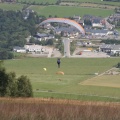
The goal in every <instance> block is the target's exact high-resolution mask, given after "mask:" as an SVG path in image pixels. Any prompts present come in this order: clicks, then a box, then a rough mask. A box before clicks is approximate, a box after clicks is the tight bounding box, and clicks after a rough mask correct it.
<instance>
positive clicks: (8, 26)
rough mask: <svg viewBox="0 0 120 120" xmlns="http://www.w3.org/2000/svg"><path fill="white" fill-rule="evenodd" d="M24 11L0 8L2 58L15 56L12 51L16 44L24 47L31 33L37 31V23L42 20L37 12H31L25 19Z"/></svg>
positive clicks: (0, 49)
mask: <svg viewBox="0 0 120 120" xmlns="http://www.w3.org/2000/svg"><path fill="white" fill-rule="evenodd" d="M24 16H25V12H24V11H3V10H2V9H0V56H1V57H2V58H0V59H10V58H12V57H13V55H12V53H11V52H10V51H11V50H12V49H13V47H14V46H20V47H23V46H24V45H25V44H26V39H25V38H27V37H28V36H29V35H34V34H35V33H36V31H37V28H36V25H37V24H38V23H39V22H40V21H39V17H38V15H37V14H36V13H32V12H30V13H29V16H28V18H27V19H24Z"/></svg>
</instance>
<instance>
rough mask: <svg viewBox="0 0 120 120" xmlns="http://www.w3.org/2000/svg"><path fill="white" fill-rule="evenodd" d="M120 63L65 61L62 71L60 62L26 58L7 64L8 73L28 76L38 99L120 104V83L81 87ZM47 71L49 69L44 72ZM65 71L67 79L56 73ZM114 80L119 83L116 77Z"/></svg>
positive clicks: (116, 60) (114, 61)
mask: <svg viewBox="0 0 120 120" xmlns="http://www.w3.org/2000/svg"><path fill="white" fill-rule="evenodd" d="M118 62H120V59H119V58H87V59H86V58H62V59H61V68H57V64H56V58H26V59H18V60H7V61H4V65H5V67H6V69H7V71H8V72H10V71H14V72H16V74H17V76H20V75H27V76H28V77H29V78H30V80H31V83H32V86H33V90H34V96H35V97H53V98H64V99H79V100H91V101H96V100H97V101H120V94H119V91H120V87H115V86H111V85H112V84H113V85H114V84H116V83H118V84H120V81H118V80H115V83H114V80H112V79H110V78H112V77H109V80H110V83H109V82H108V83H107V84H108V85H106V86H104V85H102V84H104V83H105V82H106V81H104V80H101V81H100V80H98V84H99V83H100V85H81V84H80V83H83V82H84V81H86V80H88V79H90V78H93V77H95V74H94V73H96V72H99V74H100V73H103V72H105V71H107V70H109V69H110V68H112V67H113V66H115V65H116V64H117V63H118ZM43 68H47V71H44V70H43ZM58 71H63V72H64V73H65V74H64V75H58V74H56V72H58ZM114 79H118V78H117V77H115V78H114Z"/></svg>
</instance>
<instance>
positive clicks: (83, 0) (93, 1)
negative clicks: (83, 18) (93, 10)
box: [62, 0, 120, 6]
mask: <svg viewBox="0 0 120 120" xmlns="http://www.w3.org/2000/svg"><path fill="white" fill-rule="evenodd" d="M64 1H65V2H66V1H68V2H80V3H84V2H88V3H98V4H108V5H116V6H120V5H119V2H106V1H101V0H62V2H64Z"/></svg>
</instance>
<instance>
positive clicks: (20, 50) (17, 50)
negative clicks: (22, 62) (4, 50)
mask: <svg viewBox="0 0 120 120" xmlns="http://www.w3.org/2000/svg"><path fill="white" fill-rule="evenodd" d="M13 51H14V52H19V53H26V49H25V48H23V47H19V46H15V47H14V48H13Z"/></svg>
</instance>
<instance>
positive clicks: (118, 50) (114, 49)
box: [99, 44, 120, 55]
mask: <svg viewBox="0 0 120 120" xmlns="http://www.w3.org/2000/svg"><path fill="white" fill-rule="evenodd" d="M99 50H100V51H102V52H106V53H108V54H110V55H114V54H120V45H112V44H103V45H101V46H100V47H99Z"/></svg>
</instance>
